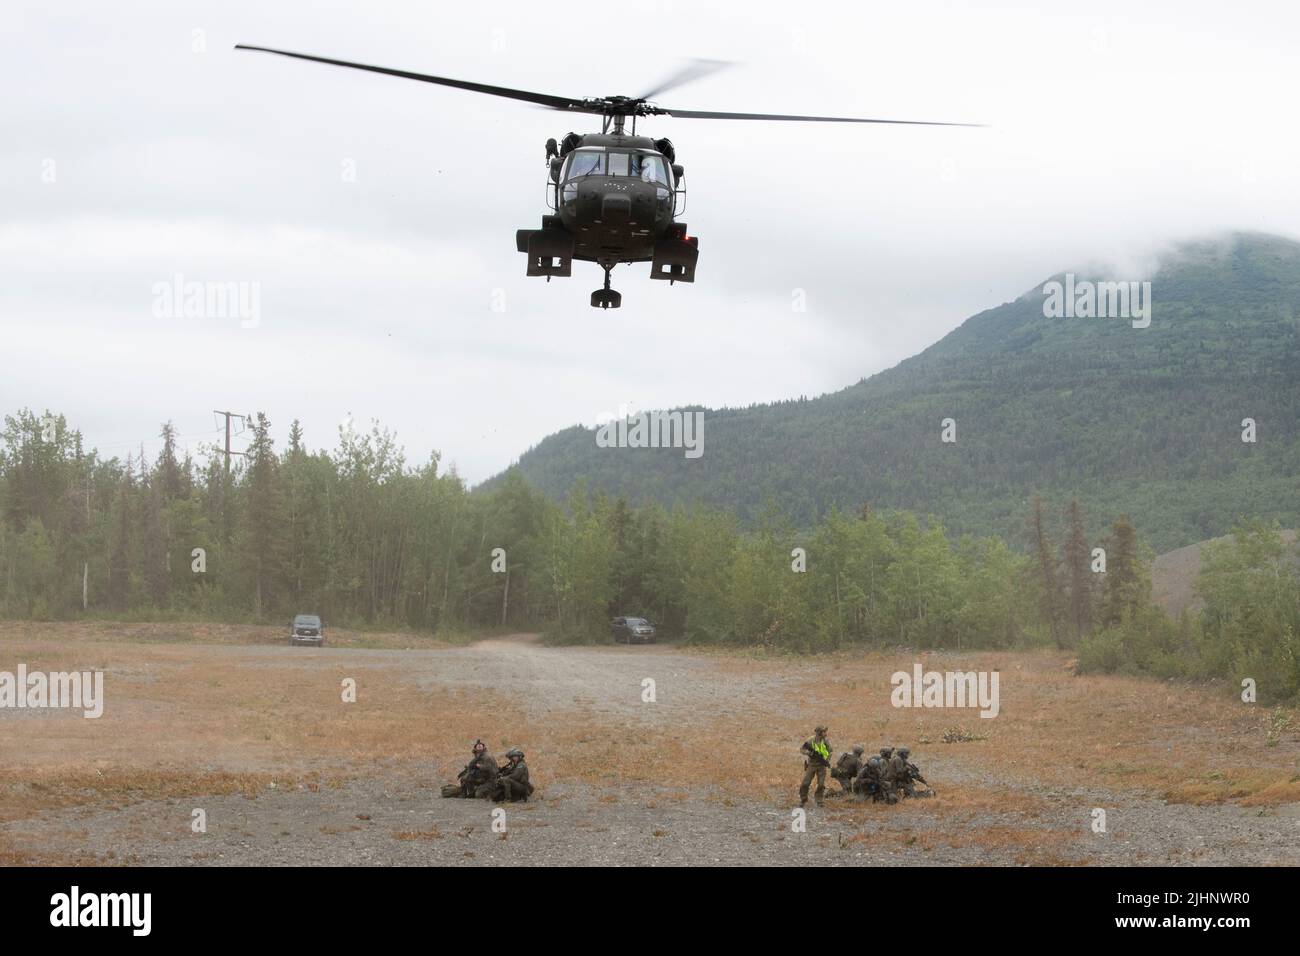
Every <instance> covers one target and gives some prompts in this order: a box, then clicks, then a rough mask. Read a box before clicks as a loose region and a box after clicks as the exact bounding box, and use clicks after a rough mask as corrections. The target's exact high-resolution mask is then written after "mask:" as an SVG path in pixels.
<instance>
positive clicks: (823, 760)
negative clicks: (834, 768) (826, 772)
mask: <svg viewBox="0 0 1300 956" xmlns="http://www.w3.org/2000/svg"><path fill="white" fill-rule="evenodd" d="M799 749H800V750H803V752H804V755H805V756H806V757H807V758H808V759H809V760H811V761H812V762H813V763H815V764H817V766H819V767H829V766H830V765H831V761H830V758H829V757H823V756H822V755H821V754H819V753H818V752H817V751H815V750H813V749H812V748H811V747H808V748H807V749H804V748H803V747H800V748H799Z"/></svg>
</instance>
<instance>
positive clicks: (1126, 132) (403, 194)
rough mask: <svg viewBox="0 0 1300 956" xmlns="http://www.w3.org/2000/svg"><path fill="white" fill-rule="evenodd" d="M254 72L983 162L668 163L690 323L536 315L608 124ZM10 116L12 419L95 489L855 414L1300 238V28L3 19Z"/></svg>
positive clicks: (493, 13) (85, 10) (718, 12)
mask: <svg viewBox="0 0 1300 956" xmlns="http://www.w3.org/2000/svg"><path fill="white" fill-rule="evenodd" d="M235 43H251V44H259V45H266V46H274V47H281V48H285V49H290V50H296V51H301V52H306V53H313V54H317V55H321V56H329V57H334V58H339V59H350V60H358V61H362V62H368V63H375V64H380V65H384V66H390V67H395V68H400V69H409V70H413V71H418V72H427V73H435V74H439V75H443V76H450V77H456V78H461V79H469V80H477V81H480V82H486V83H493V84H499V85H503V86H512V87H519V88H525V89H533V90H538V91H542V92H547V93H556V94H561V95H566V96H596V95H607V94H628V95H637V94H639V93H641V92H643V91H644V90H645V89H647V88H649V87H650V86H651V85H653V83H654V81H656V80H657V79H658V78H659V77H660V76H662V75H664V74H666V73H668V72H670V71H672V70H673V69H675V68H676V67H677V66H678V65H680V62H681V61H682V60H683V59H685V58H689V57H706V58H716V59H723V60H728V61H732V62H733V63H734V64H735V65H734V66H733V67H731V68H730V69H729V70H726V71H724V72H720V73H717V74H715V75H713V76H710V77H708V78H706V79H704V80H701V81H699V82H697V83H694V84H692V85H689V86H686V87H683V88H680V89H678V90H674V91H672V92H671V93H668V94H664V95H663V96H661V97H660V98H659V99H660V102H661V103H662V104H663V105H665V106H669V107H672V106H677V107H680V108H683V109H719V110H737V111H762V112H813V113H819V114H839V115H855V116H871V117H885V118H899V119H922V120H953V121H961V122H983V123H989V124H991V125H992V128H990V129H937V128H936V129H926V128H918V127H903V126H900V127H889V126H832V125H822V126H809V125H804V124H788V123H786V124H782V123H761V124H760V123H735V122H733V123H725V122H714V121H702V120H687V119H669V118H660V119H657V120H654V121H652V122H649V123H645V124H644V125H643V126H642V128H641V130H642V131H648V132H651V133H653V134H654V135H657V136H669V137H671V138H672V140H673V142H674V143H675V144H676V147H677V152H678V162H679V163H682V164H683V165H684V166H685V167H686V170H687V177H686V185H687V187H688V189H689V193H688V207H687V210H686V213H685V215H684V217H683V218H684V219H685V220H686V221H687V222H688V223H689V225H690V231H691V234H692V235H698V236H699V237H700V260H699V269H698V273H697V276H696V283H695V284H694V285H675V286H671V287H670V286H669V285H668V283H661V282H651V281H649V278H648V272H649V268H648V266H647V265H645V264H642V265H638V266H623V267H620V268H618V269H617V270H615V273H614V287H615V288H616V289H619V290H620V291H621V292H622V293H623V308H622V309H621V310H619V311H610V312H601V311H599V310H595V309H592V308H590V307H589V305H588V297H589V294H590V292H591V290H592V289H594V288H597V287H598V286H599V285H600V270H599V268H598V267H596V266H594V265H592V264H590V263H574V274H573V277H572V278H570V279H564V280H555V281H552V282H551V283H550V284H547V283H546V282H545V281H544V280H541V279H528V278H527V277H525V275H524V268H525V259H524V256H523V255H521V254H519V253H518V252H516V251H515V242H514V234H515V230H516V229H518V228H536V227H537V226H538V225H540V217H541V215H542V214H543V213H544V212H546V209H545V207H544V196H545V183H546V169H545V165H544V150H543V144H544V142H545V140H546V139H547V137H550V136H555V137H557V138H559V137H561V136H563V134H564V133H566V132H568V131H569V130H570V129H576V130H578V131H589V130H590V129H591V128H593V126H594V125H595V124H597V123H598V120H597V119H596V118H584V117H580V116H573V115H562V114H559V113H556V112H553V111H548V110H544V109H540V108H537V107H533V106H530V105H527V104H523V103H516V102H512V101H508V100H502V99H497V98H494V97H487V96H481V95H476V94H472V93H466V92H462V91H458V90H453V89H447V88H441V87H436V86H431V85H428V84H423V83H416V82H411V81H408V80H401V79H397V78H392V77H384V76H378V75H374V74H367V73H360V72H357V71H353V70H344V69H339V68H336V67H329V66H324V65H318V64H311V63H306V62H301V61H295V60H290V59H286V58H283V57H274V56H270V55H267V54H262V53H247V52H234V51H232V50H231V47H232V46H233V45H234V44H235ZM0 81H2V88H3V89H4V91H5V92H4V95H3V97H0V129H3V131H4V136H3V137H2V138H0V333H2V336H3V350H4V361H3V365H0V410H2V411H3V412H6V413H8V412H12V411H14V410H16V409H17V408H20V407H23V406H28V407H31V408H33V409H35V410H37V411H38V412H39V411H41V410H44V409H45V408H49V409H51V410H53V411H55V412H62V413H64V414H66V415H67V416H68V418H69V420H70V421H71V423H72V424H73V425H74V426H76V427H79V428H80V429H81V430H82V431H83V433H84V434H85V436H86V439H87V441H88V443H89V444H92V445H94V446H97V447H99V448H100V449H101V451H103V452H104V453H105V454H106V455H119V456H124V455H125V454H126V453H127V452H128V451H130V450H133V449H135V448H137V447H138V446H139V445H140V444H141V442H142V441H143V443H144V444H145V447H146V450H147V452H148V454H149V455H150V457H153V456H154V455H155V454H156V451H157V445H158V442H157V439H156V435H157V431H158V424H159V423H160V422H161V421H163V420H165V419H172V420H173V421H174V422H175V423H176V425H177V426H178V428H179V429H180V431H181V435H182V440H183V441H184V442H185V443H186V444H187V445H189V446H190V447H191V448H192V449H193V450H195V451H197V450H198V445H199V443H200V442H206V441H211V440H213V439H215V438H217V437H218V436H217V435H216V433H215V429H216V427H217V423H216V421H215V420H214V417H213V415H212V410H213V409H218V408H220V409H230V410H233V411H238V412H254V411H258V410H263V411H265V412H266V413H267V414H268V416H269V417H270V419H271V421H272V422H273V425H274V430H275V435H276V437H277V440H278V441H279V442H280V443H282V442H283V439H284V436H285V434H286V433H287V430H288V425H289V422H290V421H291V420H292V419H294V418H295V417H296V418H300V419H301V420H302V421H303V423H304V426H305V428H306V433H307V439H308V443H309V444H310V445H311V446H312V447H333V446H334V444H335V442H336V438H337V434H336V429H337V427H338V425H339V423H340V422H341V421H342V420H343V419H345V418H346V417H347V416H348V415H349V414H350V415H351V416H352V418H353V419H354V420H355V421H356V422H357V423H358V424H360V425H364V424H365V423H366V422H368V420H370V419H372V418H377V419H379V420H380V422H381V423H383V424H384V425H386V426H388V427H390V428H392V429H393V430H395V431H396V432H397V435H398V439H399V441H401V442H402V443H403V444H404V445H405V446H406V448H407V453H408V460H409V461H411V462H418V461H421V460H423V459H425V458H426V457H427V455H428V454H429V452H430V451H431V450H434V449H437V450H439V451H441V452H442V454H443V460H444V462H447V463H451V462H454V463H455V464H456V466H457V468H458V470H459V471H460V473H461V474H462V475H464V476H465V477H466V478H467V479H469V480H470V481H472V482H477V481H481V480H482V479H484V478H487V477H489V476H490V475H492V474H494V473H496V472H497V471H499V470H501V469H502V468H504V467H506V466H507V465H508V464H510V462H512V461H513V460H515V459H516V458H517V457H518V456H519V455H520V454H521V453H522V452H523V451H524V450H525V449H527V448H528V447H529V446H531V445H533V444H536V443H537V442H538V441H540V440H541V439H542V438H543V437H545V436H546V435H547V434H550V433H551V432H553V431H556V430H558V429H560V428H564V427H566V426H568V425H572V424H575V423H579V422H582V423H586V424H593V423H595V421H596V420H597V419H598V417H599V416H600V415H601V413H602V412H606V411H612V410H614V409H616V408H617V407H618V406H619V405H620V404H632V405H635V406H636V407H638V408H642V409H648V408H655V407H670V406H675V405H682V404H690V403H703V404H706V405H710V406H721V405H730V406H736V405H746V404H749V403H752V402H764V401H771V400H778V399H783V398H788V397H791V396H797V395H810V396H811V395H816V394H821V393H823V392H827V391H833V390H836V389H838V388H842V387H844V386H846V385H849V384H851V383H853V382H854V381H856V380H858V379H859V378H861V377H863V376H865V375H870V374H872V373H874V372H877V371H879V370H881V369H883V368H887V367H889V366H892V365H894V364H895V363H897V362H898V361H900V360H901V359H903V358H906V357H907V356H908V355H911V354H914V353H915V352H917V351H919V350H920V349H922V348H924V347H925V346H927V345H929V344H930V343H932V342H934V341H935V340H937V339H938V338H940V337H941V336H942V335H944V334H945V333H946V332H948V331H950V330H951V329H952V328H954V327H955V326H956V325H958V324H959V323H960V322H961V321H962V320H963V319H965V318H966V317H967V316H969V315H971V314H973V313H975V312H978V311H980V310H982V309H985V308H988V307H991V306H994V305H997V304H999V303H1001V302H1004V301H1007V300H1009V299H1012V298H1015V297H1016V296H1017V295H1019V294H1020V293H1022V292H1024V291H1025V290H1027V289H1028V288H1030V287H1031V286H1034V285H1035V284H1037V283H1041V282H1042V281H1043V279H1044V278H1045V277H1047V276H1048V275H1050V274H1051V273H1054V272H1057V271H1060V270H1063V269H1066V268H1071V267H1075V266H1079V265H1083V264H1086V263H1088V262H1090V261H1097V260H1104V261H1108V262H1112V263H1115V265H1114V266H1113V268H1114V269H1115V270H1117V271H1116V278H1129V277H1130V275H1129V272H1133V273H1136V272H1140V271H1142V270H1143V269H1145V268H1148V264H1149V263H1150V262H1151V261H1152V256H1153V254H1154V253H1155V252H1156V251H1157V250H1158V249H1160V248H1161V247H1162V246H1163V245H1164V244H1167V243H1169V242H1171V241H1177V240H1179V239H1184V238H1189V237H1195V236H1203V235H1206V234H1209V233H1215V232H1220V231H1222V230H1227V229H1250V230H1263V231H1268V232H1275V233H1280V234H1283V235H1287V236H1291V237H1300V117H1298V116H1297V110H1296V107H1295V97H1296V94H1297V91H1300V8H1298V7H1297V6H1296V5H1295V4H1290V3H1283V2H1280V0H1279V2H1274V3H1262V2H1261V3H1250V2H1245V3H1235V4H1222V3H1188V2H1169V3H1155V2H1152V3H1140V4H1139V3H1133V2H1131V0H1128V2H1113V3H1112V2H1089V3H1087V4H1076V3H1070V4H1066V3H1052V2H1042V0H1038V2H1026V3H1023V4H975V3H972V4H959V3H924V2H914V3H907V4H898V3H889V4H883V3H860V2H855V3H851V4H850V3H844V4H834V5H820V4H804V5H794V4H790V3H789V2H776V3H763V2H752V0H751V2H746V3H744V4H728V5H727V6H726V7H723V6H722V5H716V6H715V5H710V4H704V3H695V2H691V3H688V2H675V3H674V2H659V3H656V2H644V0H643V2H637V3H627V4H601V5H599V6H595V7H593V6H591V5H584V4H570V3H564V2H560V3H542V2H531V3H525V4H520V3H513V2H496V3H492V4H455V5H451V4H442V3H436V4H435V3H416V2H411V0H408V2H405V3H388V2H376V0H366V2H313V3H308V2H306V0H301V2H277V3H274V4H271V3H265V2H244V0H238V2H234V0H223V2H220V3H217V2H211V3H187V2H184V0H168V2H162V0H157V2H153V0H149V2H133V3H128V4H111V5H110V4H104V3H97V2H85V3H75V2H64V3H58V4H51V3H48V2H30V3H29V2H26V0H5V3H4V4H3V6H0ZM348 171H352V172H354V176H351V177H350V176H349V175H347V173H348ZM177 274H179V275H181V276H183V277H184V279H185V280H186V281H211V282H245V283H250V284H252V283H256V289H257V290H258V294H259V295H260V302H259V306H260V309H259V321H258V322H257V323H256V325H255V326H254V327H244V326H245V325H247V324H249V323H241V322H240V321H239V319H238V318H220V317H205V318H184V317H166V316H164V317H159V316H158V315H156V314H155V311H156V310H155V308H154V307H155V305H156V302H155V285H156V284H157V283H160V282H161V283H169V282H172V281H173V278H174V277H175V276H176V275H177ZM1132 277H1136V275H1134V276H1132ZM248 288H250V289H252V288H253V286H252V285H250V286H248ZM795 290H803V294H804V296H805V297H806V303H807V310H806V311H805V312H797V311H795V310H794V309H793V308H792V302H793V300H794V297H795V294H796V293H795ZM501 303H504V311H494V308H493V306H494V304H497V305H499V304H501ZM243 441H244V436H241V437H240V439H238V440H237V442H236V444H235V447H236V448H240V447H243Z"/></svg>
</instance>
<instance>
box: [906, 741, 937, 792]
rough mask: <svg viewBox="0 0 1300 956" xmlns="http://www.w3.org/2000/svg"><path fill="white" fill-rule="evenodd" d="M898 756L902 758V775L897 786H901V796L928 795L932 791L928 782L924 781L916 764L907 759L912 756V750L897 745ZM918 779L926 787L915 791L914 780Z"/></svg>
mask: <svg viewBox="0 0 1300 956" xmlns="http://www.w3.org/2000/svg"><path fill="white" fill-rule="evenodd" d="M898 756H899V757H900V758H901V759H902V761H903V767H904V769H903V777H902V780H901V782H900V784H899V786H900V787H901V788H902V794H903V796H905V797H928V796H930V795H931V794H932V793H933V792H934V791H933V790H932V789H931V788H930V784H929V783H928V782H926V779H925V778H924V777H923V776H921V768H920V767H918V766H917V765H916V764H914V763H912V762H911V760H910V759H909V758H910V757H911V756H912V751H911V750H910V749H908V748H907V747H899V748H898ZM918 780H919V781H920V782H921V783H923V784H925V787H926V789H924V790H922V791H921V792H920V793H917V790H916V782H917V781H918Z"/></svg>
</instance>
